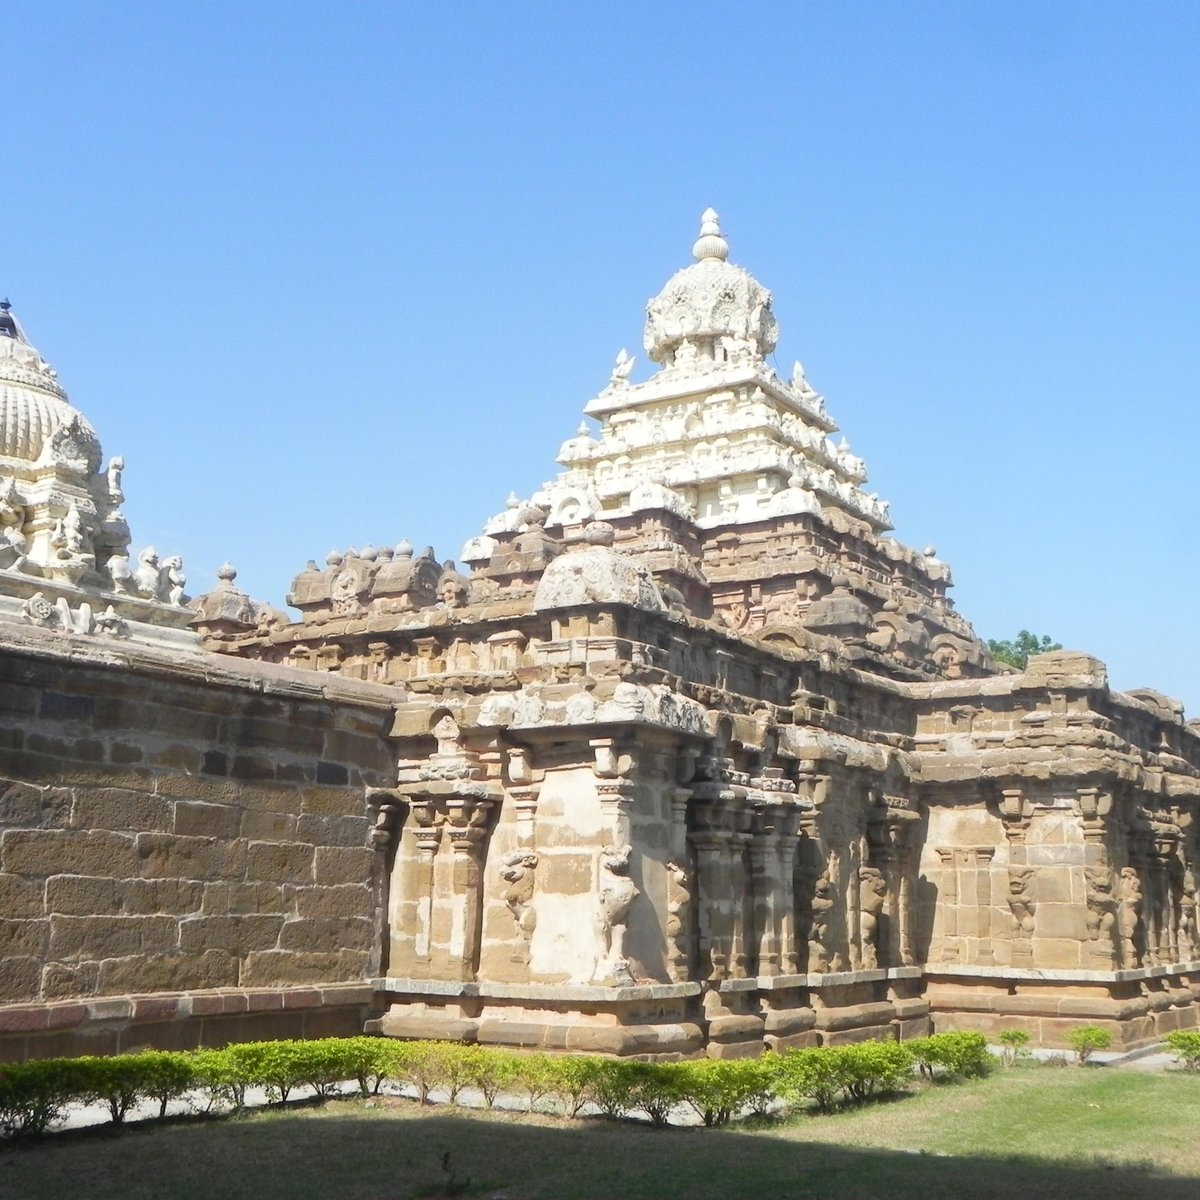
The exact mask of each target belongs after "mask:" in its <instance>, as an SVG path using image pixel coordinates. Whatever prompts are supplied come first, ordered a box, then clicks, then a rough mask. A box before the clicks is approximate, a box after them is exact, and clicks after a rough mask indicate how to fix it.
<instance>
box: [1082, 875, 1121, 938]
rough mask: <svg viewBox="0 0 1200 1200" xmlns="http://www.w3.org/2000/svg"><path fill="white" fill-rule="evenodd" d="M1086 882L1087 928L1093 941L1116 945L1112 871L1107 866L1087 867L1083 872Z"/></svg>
mask: <svg viewBox="0 0 1200 1200" xmlns="http://www.w3.org/2000/svg"><path fill="white" fill-rule="evenodd" d="M1084 876H1085V880H1086V883H1087V929H1088V937H1089V938H1091V940H1092V941H1093V942H1100V943H1107V944H1108V946H1109V947H1110V948H1113V949H1115V947H1116V933H1117V900H1116V897H1115V896H1114V895H1113V877H1112V872H1111V871H1110V870H1109V869H1108V868H1107V867H1088V868H1087V869H1086V871H1085V872H1084Z"/></svg>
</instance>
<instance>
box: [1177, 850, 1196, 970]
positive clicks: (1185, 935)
mask: <svg viewBox="0 0 1200 1200" xmlns="http://www.w3.org/2000/svg"><path fill="white" fill-rule="evenodd" d="M1196 911H1197V899H1196V874H1195V872H1194V871H1193V870H1192V868H1191V867H1190V866H1187V867H1185V868H1184V871H1183V891H1182V894H1181V896H1180V898H1179V935H1178V938H1179V958H1180V961H1181V962H1190V961H1191V959H1192V958H1193V957H1194V956H1195V953H1196V948H1197V933H1198V931H1197V928H1196Z"/></svg>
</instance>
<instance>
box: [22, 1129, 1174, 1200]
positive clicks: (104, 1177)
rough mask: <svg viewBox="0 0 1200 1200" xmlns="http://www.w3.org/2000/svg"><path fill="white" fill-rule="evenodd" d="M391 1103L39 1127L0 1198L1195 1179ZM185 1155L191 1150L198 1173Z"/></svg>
mask: <svg viewBox="0 0 1200 1200" xmlns="http://www.w3.org/2000/svg"><path fill="white" fill-rule="evenodd" d="M401 1111H402V1113H403V1114H404V1115H401V1116H399V1117H397V1118H394V1119H389V1116H390V1114H385V1113H384V1111H383V1110H379V1111H376V1112H363V1111H361V1110H360V1111H359V1112H358V1113H351V1114H347V1115H345V1116H343V1115H340V1114H337V1113H332V1114H330V1115H327V1116H323V1117H318V1118H315V1119H314V1117H313V1116H311V1115H305V1114H303V1113H297V1112H291V1113H279V1114H273V1115H271V1116H270V1117H268V1118H266V1119H256V1120H252V1121H221V1122H218V1123H208V1122H185V1123H179V1124H175V1125H168V1126H165V1127H158V1128H155V1129H152V1130H150V1131H148V1132H146V1133H140V1132H133V1131H131V1132H130V1133H128V1134H126V1135H125V1136H123V1137H112V1136H108V1135H104V1136H96V1135H94V1134H93V1135H90V1136H79V1135H72V1134H66V1135H55V1136H53V1137H51V1138H50V1139H48V1140H47V1141H46V1142H43V1143H40V1144H38V1145H35V1146H32V1147H30V1148H28V1149H23V1150H19V1151H17V1152H16V1153H14V1154H13V1155H12V1156H11V1158H10V1159H9V1161H8V1162H7V1163H6V1164H5V1170H4V1172H3V1174H2V1175H0V1198H7V1197H14V1198H15V1197H17V1196H20V1197H21V1198H22V1200H58V1198H59V1197H60V1196H63V1195H71V1194H75V1195H84V1194H86V1195H87V1196H88V1197H89V1200H110V1198H111V1200H115V1198H116V1197H120V1198H121V1200H150V1198H151V1197H157V1196H171V1197H173V1198H174V1200H191V1198H193V1197H195V1198H196V1200H199V1198H200V1197H204V1198H205V1200H234V1198H237V1200H241V1198H242V1197H245V1196H255V1197H257V1198H258V1200H276V1198H279V1200H282V1198H283V1197H287V1198H288V1200H329V1198H330V1197H339V1198H346V1200H360V1198H361V1200H368V1198H371V1200H410V1198H415V1197H430V1198H434V1200H436V1198H438V1197H442V1196H447V1195H468V1196H494V1195H503V1196H506V1197H509V1198H510V1200H635V1198H638V1197H646V1198H654V1200H672V1198H674V1197H693V1196H719V1197H722V1198H723V1200H741V1198H743V1197H745V1198H746V1200H752V1198H753V1200H759V1198H760V1197H763V1196H774V1197H779V1198H780V1200H802V1198H810V1197H811V1198H813V1200H816V1198H818V1197H830V1196H839V1197H846V1198H847V1200H875V1198H878V1200H909V1198H919V1200H942V1198H945V1200H959V1198H960V1197H972V1198H973V1200H1012V1198H1013V1197H1014V1196H1018V1197H1020V1198H1021V1200H1061V1198H1062V1197H1064V1196H1067V1197H1075V1196H1079V1197H1084V1196H1086V1197H1093V1198H1104V1197H1113V1198H1114V1200H1115V1198H1116V1197H1121V1198H1122V1200H1195V1197H1196V1194H1197V1183H1196V1180H1195V1179H1188V1178H1182V1177H1179V1176H1171V1175H1164V1174H1159V1173H1157V1172H1155V1171H1153V1170H1150V1169H1139V1168H1105V1167H1104V1166H1101V1165H1098V1166H1096V1167H1083V1166H1081V1167H1073V1166H1058V1165H1053V1164H1047V1163H1044V1162H1039V1161H1034V1160H1028V1159H1019V1158H1004V1159H999V1158H996V1159H988V1158H983V1157H955V1158H950V1157H937V1156H933V1155H928V1154H919V1153H915V1152H903V1151H883V1150H866V1149H855V1148H851V1147H844V1146H826V1145H818V1144H813V1143H806V1142H800V1141H791V1140H787V1139H785V1138H784V1137H779V1136H771V1135H770V1134H766V1135H759V1136H749V1135H747V1134H744V1133H737V1132H732V1131H728V1130H721V1131H713V1130H703V1129H695V1128H693V1129H672V1130H661V1131H660V1130H652V1129H650V1128H648V1127H645V1126H641V1125H638V1124H635V1123H629V1124H621V1125H614V1124H609V1123H603V1122H599V1121H597V1122H595V1123H591V1122H584V1123H581V1124H574V1125H571V1126H562V1125H551V1124H550V1123H549V1122H548V1121H547V1123H545V1124H541V1123H531V1120H532V1122H539V1121H541V1120H545V1119H543V1118H532V1119H531V1118H528V1117H526V1116H516V1115H514V1116H512V1117H511V1118H508V1119H504V1118H499V1117H497V1118H493V1119H491V1120H484V1119H481V1118H479V1117H474V1116H471V1115H468V1114H466V1113H459V1114H453V1113H452V1114H446V1113H436V1112H419V1111H418V1110H416V1109H415V1107H414V1108H412V1109H408V1110H401ZM447 1155H448V1156H449V1157H448V1158H446V1157H445V1156H447ZM197 1163H204V1164H205V1167H204V1169H203V1170H202V1171H197V1169H196V1164H197ZM14 1189H15V1190H14Z"/></svg>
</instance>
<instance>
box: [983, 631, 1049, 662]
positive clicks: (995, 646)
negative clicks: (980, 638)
mask: <svg viewBox="0 0 1200 1200" xmlns="http://www.w3.org/2000/svg"><path fill="white" fill-rule="evenodd" d="M987 645H988V650H989V651H990V652H991V655H992V657H993V658H994V659H995V660H996V661H997V662H999V663H1006V664H1007V665H1008V666H1010V667H1016V668H1017V670H1019V671H1023V670H1025V664H1026V663H1027V662H1029V656H1030V655H1031V654H1048V653H1049V652H1050V651H1051V650H1061V649H1062V642H1052V641H1051V640H1050V638H1049V637H1048V636H1046V635H1045V634H1043V635H1042V636H1041V637H1038V635H1037V634H1036V633H1030V632H1029V630H1028V629H1022V630H1021V632H1020V633H1018V634H1017V636H1016V637H1015V638H1013V640H1012V641H1011V642H997V641H994V640H993V639H991V638H989V639H988V644H987Z"/></svg>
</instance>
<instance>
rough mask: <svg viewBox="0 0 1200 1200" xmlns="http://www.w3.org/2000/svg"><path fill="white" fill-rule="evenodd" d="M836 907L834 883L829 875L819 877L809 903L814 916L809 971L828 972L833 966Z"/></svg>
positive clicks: (809, 935) (811, 929) (809, 937)
mask: <svg viewBox="0 0 1200 1200" xmlns="http://www.w3.org/2000/svg"><path fill="white" fill-rule="evenodd" d="M835 907H836V902H835V900H834V898H833V882H832V880H830V878H829V876H828V874H822V875H820V876H818V877H817V881H816V883H815V884H814V885H813V896H812V900H811V901H810V903H809V908H810V910H811V915H812V923H811V926H810V928H809V933H808V940H809V950H810V961H809V969H810V970H812V971H816V972H822V971H828V970H829V969H830V967H831V966H832V964H833V959H834V951H833V943H832V932H833V912H834V909H835Z"/></svg>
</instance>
